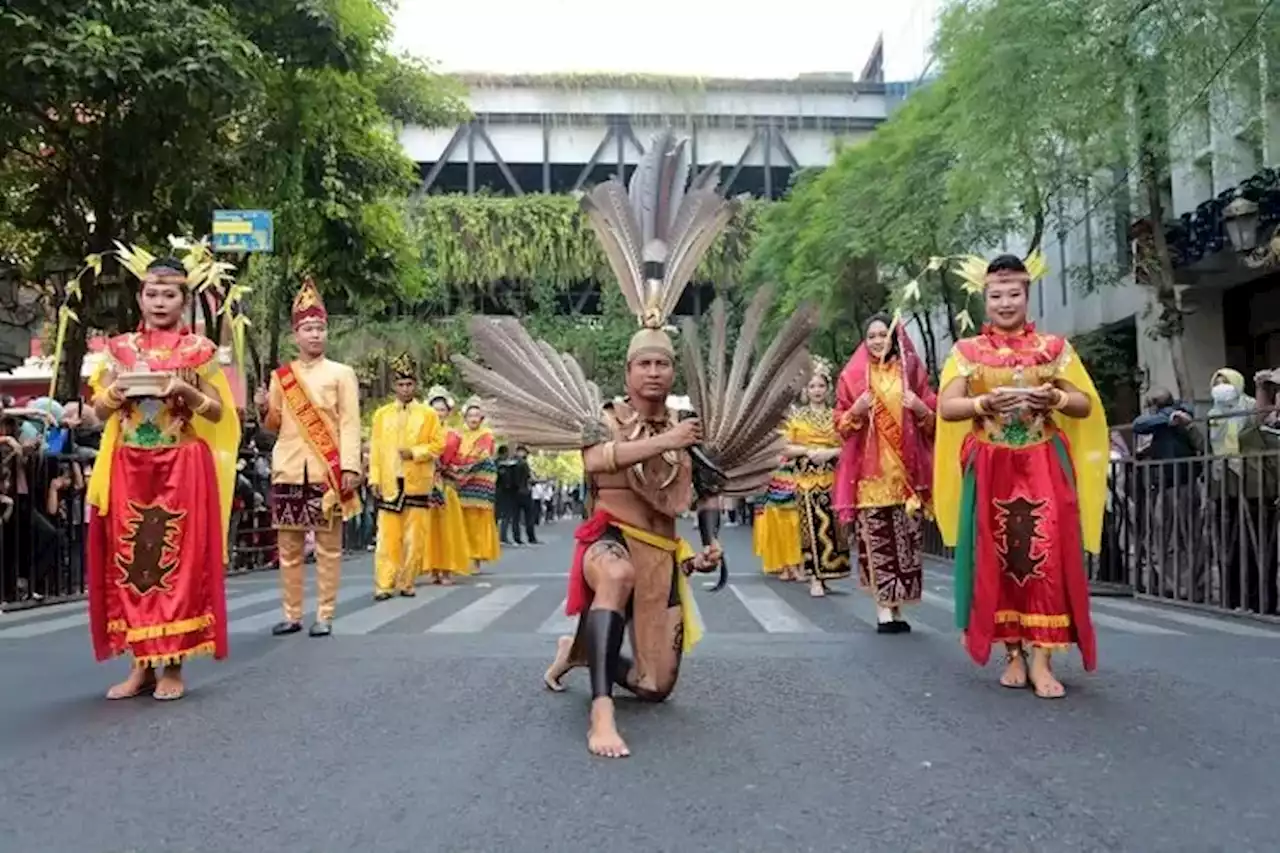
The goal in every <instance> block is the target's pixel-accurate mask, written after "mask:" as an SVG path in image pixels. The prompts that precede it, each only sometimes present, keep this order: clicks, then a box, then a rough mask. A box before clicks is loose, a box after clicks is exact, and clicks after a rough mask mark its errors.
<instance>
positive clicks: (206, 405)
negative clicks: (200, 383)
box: [191, 394, 213, 415]
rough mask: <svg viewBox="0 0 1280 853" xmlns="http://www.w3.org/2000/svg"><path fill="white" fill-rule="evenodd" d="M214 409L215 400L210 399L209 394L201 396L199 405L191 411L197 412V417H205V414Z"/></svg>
mask: <svg viewBox="0 0 1280 853" xmlns="http://www.w3.org/2000/svg"><path fill="white" fill-rule="evenodd" d="M212 408H213V398H212V397H210V396H209V395H208V394H201V395H200V403H199V405H197V406H196V407H195V408H194V409H192V410H191V411H193V412H195V413H196V414H197V415H203V414H204V413H205V412H207V411H209V410H210V409H212Z"/></svg>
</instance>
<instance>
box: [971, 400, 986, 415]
mask: <svg viewBox="0 0 1280 853" xmlns="http://www.w3.org/2000/svg"><path fill="white" fill-rule="evenodd" d="M973 416H974V417H975V418H985V417H986V416H987V410H986V409H984V408H982V398H981V397H974V398H973Z"/></svg>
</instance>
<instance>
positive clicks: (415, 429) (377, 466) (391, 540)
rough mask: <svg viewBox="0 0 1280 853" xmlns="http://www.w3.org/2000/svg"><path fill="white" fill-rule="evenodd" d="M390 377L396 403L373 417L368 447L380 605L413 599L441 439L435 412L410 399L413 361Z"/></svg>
mask: <svg viewBox="0 0 1280 853" xmlns="http://www.w3.org/2000/svg"><path fill="white" fill-rule="evenodd" d="M391 372H392V374H393V375H394V377H395V391H396V399H395V402H392V403H387V404H386V405H385V406H383V407H382V408H380V409H378V411H376V412H374V414H373V424H372V426H371V429H370V444H369V485H370V487H371V488H372V490H373V493H374V496H375V497H376V498H377V500H378V550H377V554H376V556H375V563H374V565H375V570H374V590H373V593H374V595H373V597H374V600H376V601H386V600H387V599H388V598H391V596H392V595H394V594H395V593H396V592H399V593H400V594H401V595H403V596H407V597H411V596H413V595H414V594H415V593H414V589H413V581H414V578H416V577H417V576H418V574H420V573H421V572H422V570H423V568H424V560H425V559H426V545H427V513H428V507H430V505H431V503H430V502H431V490H432V488H433V486H434V483H435V476H436V470H435V469H436V458H437V457H438V456H439V455H440V452H441V451H442V450H444V439H445V431H444V427H443V426H441V424H440V417H439V415H437V414H436V412H435V409H433V408H431V407H430V406H428V405H427V404H426V403H423V402H422V401H420V400H418V399H416V397H417V394H418V366H417V364H416V363H415V362H414V360H413V357H412V356H410V355H409V354H408V353H402V354H401V355H399V356H397V357H396V358H395V359H393V360H392V362H391Z"/></svg>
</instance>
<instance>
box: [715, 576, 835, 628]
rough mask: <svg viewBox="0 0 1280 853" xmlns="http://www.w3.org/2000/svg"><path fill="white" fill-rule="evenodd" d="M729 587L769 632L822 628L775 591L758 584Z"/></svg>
mask: <svg viewBox="0 0 1280 853" xmlns="http://www.w3.org/2000/svg"><path fill="white" fill-rule="evenodd" d="M729 589H730V590H731V591H732V592H733V594H734V595H735V596H736V597H737V599H738V600H739V601H741V602H742V606H743V607H745V608H747V612H748V613H750V614H751V616H752V617H753V618H754V619H755V620H756V621H757V622H759V623H760V627H762V628H764V629H765V630H766V631H768V632H769V633H770V634H821V633H822V629H821V628H819V627H818V626H817V625H814V624H813V623H812V622H810V621H809V620H808V619H806V618H804V617H803V616H801V615H800V612H799V611H798V610H796V609H795V608H794V607H792V606H791V605H790V604H787V603H786V602H785V601H783V600H782V599H781V598H780V597H779V596H778V594H777V593H775V592H774V591H773V590H771V589H769V588H768V587H767V586H763V585H760V584H743V585H741V586H739V585H737V584H730V585H729Z"/></svg>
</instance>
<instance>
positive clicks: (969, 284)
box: [955, 249, 1049, 296]
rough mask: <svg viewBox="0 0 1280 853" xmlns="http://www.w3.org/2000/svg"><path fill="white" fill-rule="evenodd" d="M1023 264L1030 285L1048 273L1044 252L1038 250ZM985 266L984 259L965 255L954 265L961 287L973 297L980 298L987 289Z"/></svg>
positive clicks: (985, 260) (986, 264) (986, 263)
mask: <svg viewBox="0 0 1280 853" xmlns="http://www.w3.org/2000/svg"><path fill="white" fill-rule="evenodd" d="M1023 263H1024V264H1026V267H1027V277H1028V279H1029V283H1030V284H1035V283H1036V282H1037V281H1039V280H1040V279H1042V278H1044V277H1045V276H1046V275H1047V274H1048V273H1049V262H1048V261H1046V260H1045V257H1044V252H1042V251H1040V250H1039V249H1036V250H1035V251H1034V252H1032V253H1031V254H1030V255H1027V257H1026V260H1024V261H1023ZM987 266H988V262H987V259H986V258H983V257H980V256H978V255H967V256H966V257H963V258H961V259H960V261H959V263H957V264H956V267H955V273H956V275H958V276H959V277H960V281H961V283H962V286H963V287H964V289H965V290H966V291H968V292H969V293H971V294H973V295H975V296H980V295H981V294H982V291H984V290H985V289H986V287H987Z"/></svg>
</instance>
